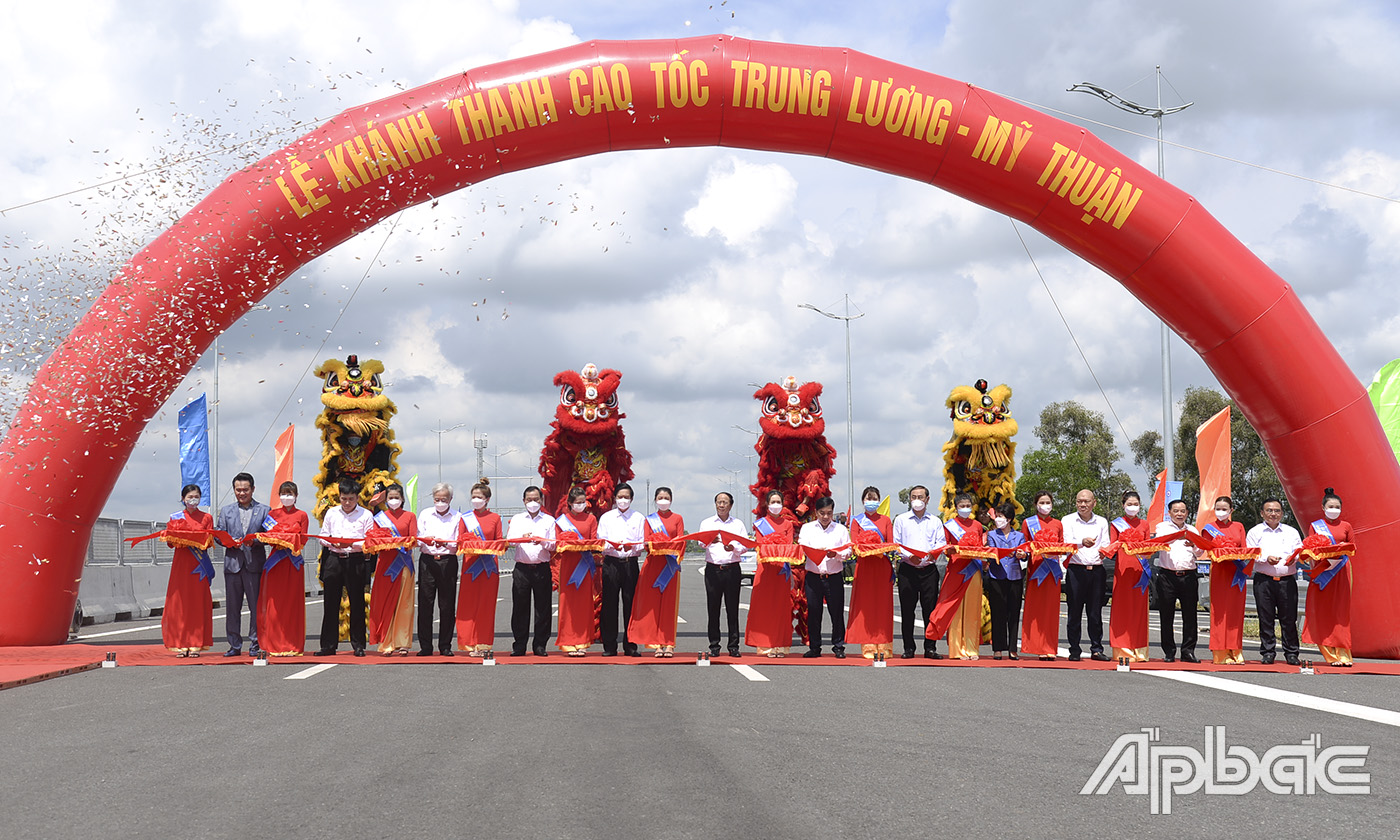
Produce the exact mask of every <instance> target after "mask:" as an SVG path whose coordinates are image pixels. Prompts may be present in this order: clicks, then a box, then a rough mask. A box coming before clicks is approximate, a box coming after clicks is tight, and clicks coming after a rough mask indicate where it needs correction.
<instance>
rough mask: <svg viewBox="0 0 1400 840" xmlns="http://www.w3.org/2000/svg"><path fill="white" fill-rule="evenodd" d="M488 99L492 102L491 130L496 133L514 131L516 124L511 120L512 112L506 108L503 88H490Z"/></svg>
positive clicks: (487, 94)
mask: <svg viewBox="0 0 1400 840" xmlns="http://www.w3.org/2000/svg"><path fill="white" fill-rule="evenodd" d="M486 101H487V102H489V103H491V130H492V131H493V132H495V133H496V134H504V133H506V132H510V131H514V130H515V124H514V123H512V122H511V121H510V113H509V112H508V111H507V109H506V100H505V97H503V96H501V89H500V88H491V89H490V90H488V91H487V92H486Z"/></svg>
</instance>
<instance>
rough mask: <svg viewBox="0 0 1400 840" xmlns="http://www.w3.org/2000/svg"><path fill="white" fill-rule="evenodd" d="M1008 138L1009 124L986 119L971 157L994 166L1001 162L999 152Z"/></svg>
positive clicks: (995, 119) (994, 118)
mask: <svg viewBox="0 0 1400 840" xmlns="http://www.w3.org/2000/svg"><path fill="white" fill-rule="evenodd" d="M1010 136H1011V123H1009V122H1006V121H1005V120H999V119H997V118H996V117H990V116H989V117H987V122H986V124H984V125H983V126H982V136H980V137H978V138H977V146H976V148H974V149H973V150H972V156H973V157H975V158H980V159H981V160H982V161H983V162H984V163H990V164H992V165H993V166H995V165H996V164H997V162H998V161H1000V160H1001V151H1002V149H1004V148H1005V147H1006V140H1007V138H1009V137H1010ZM1051 189H1054V188H1053V187H1052V188H1051Z"/></svg>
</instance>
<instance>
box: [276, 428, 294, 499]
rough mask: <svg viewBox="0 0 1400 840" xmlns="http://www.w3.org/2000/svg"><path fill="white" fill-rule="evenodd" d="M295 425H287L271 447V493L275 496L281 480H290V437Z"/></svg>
mask: <svg viewBox="0 0 1400 840" xmlns="http://www.w3.org/2000/svg"><path fill="white" fill-rule="evenodd" d="M295 432H296V426H293V425H291V424H288V425H287V430H286V431H285V432H283V433H282V434H280V435H278V436H277V443H276V444H275V445H274V446H273V447H272V451H273V453H274V454H273V467H272V493H273V495H274V496H276V495H277V494H278V493H280V492H281V488H282V482H284V481H291V480H292V438H293V437H295Z"/></svg>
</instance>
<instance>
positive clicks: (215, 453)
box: [209, 335, 219, 517]
mask: <svg viewBox="0 0 1400 840" xmlns="http://www.w3.org/2000/svg"><path fill="white" fill-rule="evenodd" d="M209 512H210V513H212V514H214V516H216V517H217V516H218V515H219V337H218V336H217V335H216V336H214V445H213V446H210V447H209Z"/></svg>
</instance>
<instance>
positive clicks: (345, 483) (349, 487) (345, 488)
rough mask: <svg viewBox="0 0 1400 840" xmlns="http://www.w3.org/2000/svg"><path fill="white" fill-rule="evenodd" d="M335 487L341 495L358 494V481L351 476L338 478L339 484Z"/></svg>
mask: <svg viewBox="0 0 1400 840" xmlns="http://www.w3.org/2000/svg"><path fill="white" fill-rule="evenodd" d="M337 489H338V490H339V491H340V494H341V495H342V496H343V495H345V494H346V493H351V494H353V495H355V496H357V497H358V496H359V495H360V483H359V482H358V481H356V480H355V479H353V478H342V479H341V480H340V486H339V487H338V488H337Z"/></svg>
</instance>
